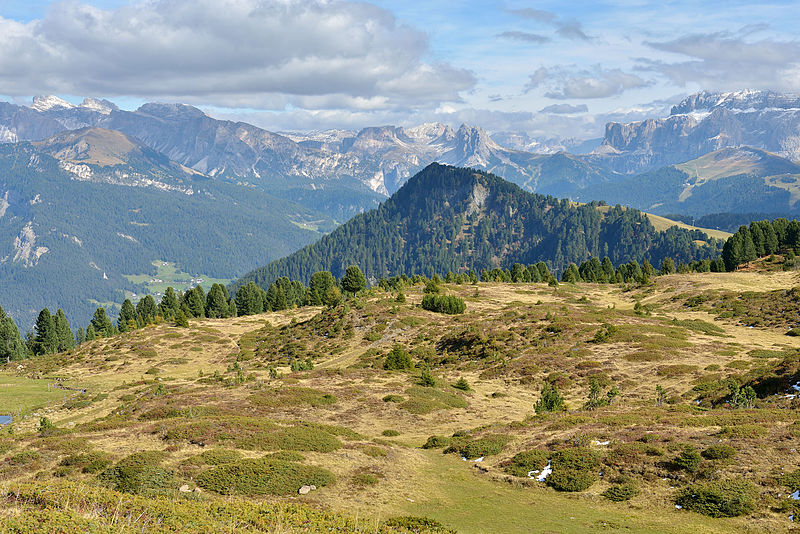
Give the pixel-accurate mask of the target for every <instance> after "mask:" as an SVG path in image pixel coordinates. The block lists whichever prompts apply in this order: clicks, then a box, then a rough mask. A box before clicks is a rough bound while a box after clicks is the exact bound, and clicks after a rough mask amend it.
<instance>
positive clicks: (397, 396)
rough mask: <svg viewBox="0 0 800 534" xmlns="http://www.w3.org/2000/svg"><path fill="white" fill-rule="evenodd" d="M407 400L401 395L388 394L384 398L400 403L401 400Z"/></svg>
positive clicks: (384, 399)
mask: <svg viewBox="0 0 800 534" xmlns="http://www.w3.org/2000/svg"><path fill="white" fill-rule="evenodd" d="M405 400H406V399H405V398H403V397H401V396H400V395H386V396H385V397H384V398H383V402H397V403H400V402H403V401H405Z"/></svg>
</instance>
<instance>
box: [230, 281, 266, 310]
mask: <svg viewBox="0 0 800 534" xmlns="http://www.w3.org/2000/svg"><path fill="white" fill-rule="evenodd" d="M263 292H264V290H263V289H261V288H260V287H258V286H257V285H256V284H255V283H254V282H252V281H251V282H248V283H247V284H245V285H243V286H241V287H240V288H239V289H238V290H237V291H236V311H237V313H238V315H254V314H257V313H262V312H263V311H264V298H263V297H262V296H261V293H263Z"/></svg>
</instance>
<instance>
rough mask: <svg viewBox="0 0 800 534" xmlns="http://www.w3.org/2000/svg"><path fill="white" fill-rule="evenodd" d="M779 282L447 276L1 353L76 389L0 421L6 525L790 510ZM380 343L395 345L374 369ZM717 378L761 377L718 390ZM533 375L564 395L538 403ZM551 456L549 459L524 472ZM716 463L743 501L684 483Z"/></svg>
mask: <svg viewBox="0 0 800 534" xmlns="http://www.w3.org/2000/svg"><path fill="white" fill-rule="evenodd" d="M797 285H800V279H799V278H798V275H797V273H796V272H795V271H782V272H770V273H765V272H738V273H722V274H716V273H706V274H693V275H670V276H664V277H658V278H657V279H656V280H655V281H654V282H653V283H651V284H648V285H646V286H641V287H639V286H609V285H595V284H561V285H559V286H558V287H556V288H554V287H549V286H547V285H544V284H487V283H480V284H477V285H445V286H443V290H444V292H445V293H447V294H450V295H458V296H461V297H462V298H463V299H464V300H465V302H466V305H467V309H466V312H465V313H464V314H462V315H454V316H448V315H442V314H436V313H432V312H428V311H425V310H423V309H422V308H420V307H419V304H420V302H421V300H422V296H423V287H422V286H411V287H406V288H405V289H404V296H405V300H404V301H403V302H401V301H400V300H403V299H398V298H397V294H396V293H393V292H384V291H382V290H380V289H373V290H371V291H370V292H368V293H366V294H364V295H362V296H359V297H358V298H357V299H355V300H350V301H348V302H346V303H344V304H341V305H340V306H338V307H336V308H332V309H324V310H323V309H318V308H302V309H299V310H290V311H287V312H279V313H270V314H264V315H256V316H248V317H240V318H235V319H225V320H203V321H192V322H191V324H190V327H189V328H178V327H174V326H171V325H167V324H162V325H158V326H152V327H147V328H145V329H142V330H137V331H134V332H130V333H127V334H122V335H119V336H116V337H113V338H107V339H101V340H97V341H93V342H88V343H86V344H84V345H82V346H80V347H79V348H77V349H74V350H73V351H71V352H69V353H65V354H60V355H54V356H48V357H43V358H39V359H33V360H26V361H24V362H22V366H21V367H17V366H16V364H15V365H7V366H5V367H3V368H2V371H0V372H1V373H2V374H0V387H1V385H2V384H3V383H5V381H6V379H5V378H4V377H9V378H8V380H9V381H10V380H19V379H20V377H25V378H34V377H43V378H46V379H47V380H48V381H51V382H55V381H56V380H57V379H58V380H59V381H60V382H61V384H63V385H65V386H69V387H76V388H85V389H86V392H85V393H79V392H73V393H71V394H70V396H69V397H68V398H67V399H66V401H65V400H64V399H63V396H62V397H61V398H58V399H55V400H53V401H52V402H51V403H50V404H49V405H47V406H46V407H44V408H39V409H38V410H36V411H35V412H34V413H32V412H30V411H28V412H27V414H24V417H23V418H22V419H21V420H18V421H17V422H16V423H14V425H13V433H9V432H8V431H7V430H6V431H0V480H2V481H3V482H1V483H0V491H2V492H3V493H4V494H6V495H9V497H7V498H6V507H4V509H3V511H2V512H0V516H2V517H3V518H4V521H3V525H4V527H0V531H2V529H3V528H7V527H5V525H9V524H10V525H12V528H17V525H20V524H27V525H29V526H28V529H29V530H28V531H34V530H33V529H32V527H30V525H31V524H33V523H32V522H33V521H34V519H31V518H36V520H37V521H39V522H40V523H39V524H49V525H57V524H58V525H61V524H65V525H66V524H69V525H78V526H77V527H72V528H73V529H74V528H78V529H86V528H89V526H91V527H92V528H95V529H96V530H97V531H100V532H105V531H112V530H113V531H114V532H119V531H123V532H128V531H133V529H134V528H135V529H141V530H137V532H138V531H144V532H154V531H158V529H159V528H160V526H163V527H164V528H170V529H175V530H181V531H191V530H203V529H205V530H208V529H209V528H210V529H217V530H218V529H219V528H220V525H222V524H228V522H230V521H231V520H232V518H233V517H236V522H235V525H232V526H231V527H230V529H229V531H236V532H251V531H259V532H260V531H267V532H277V531H280V532H306V531H313V530H314V528H315V527H318V528H329V529H331V530H332V531H338V532H379V531H387V532H388V531H399V530H398V529H397V528H396V527H392V526H390V525H393V524H396V523H389V524H387V523H385V521H386V520H387V519H388V518H392V517H397V516H406V515H413V516H427V517H429V518H432V519H434V520H436V521H438V522H440V523H442V524H443V525H444V526H445V527H448V528H451V529H455V530H457V531H458V532H504V533H505V532H530V531H532V530H534V531H558V532H576V533H577V532H587V531H595V530H600V529H602V530H604V531H610V532H617V531H619V532H622V531H625V532H686V533H689V532H720V533H721V532H732V531H737V532H739V531H741V532H788V531H789V530H790V529H791V527H792V523H791V522H790V521H789V519H788V516H789V515H790V514H791V513H792V510H791V507H792V506H796V505H795V504H794V501H791V500H790V499H787V497H786V496H787V494H788V493H787V492H788V491H789V490H791V488H792V487H793V486H792V485H794V484H797V481H796V478H797V474H795V475H792V476H787V474H788V473H792V472H795V473H796V470H797V465H798V452H797V448H796V446H795V444H796V442H797V440H798V438H799V437H800V430H799V429H798V423H797V421H798V408H800V406H798V405H797V400H796V399H795V398H791V397H790V396H789V395H790V394H791V393H792V392H793V390H792V389H791V386H792V385H793V384H795V383H797V382H798V381H800V337H792V336H787V335H786V332H787V331H788V330H789V328H790V327H792V326H793V325H794V323H795V322H796V320H797V319H796V318H797V315H798V312H799V311H800V304H798V302H800V299H797V298H795V291H788V289H790V288H792V287H794V286H797ZM765 302H769V303H773V305H772V306H771V307H765V304H764V303H765ZM758 317H761V320H760V321H759V320H756V319H757V318H758ZM398 346H399V347H401V348H402V349H403V351H405V353H407V354H408V355H409V356H410V358H411V363H412V367H410V368H408V369H401V370H386V369H385V368H384V367H385V363H386V357H387V355H388V354H389V353H390V352H391V351H392V350H395V351H396V350H397V349H395V347H398ZM290 361H293V362H295V363H297V362H303V363H304V367H306V369H307V370H303V371H295V372H292V371H291V369H290V367H289V362H290ZM308 362H310V363H311V364H313V369H308V368H309V367H311V365H309V363H308ZM401 367H402V366H401ZM427 370H429V372H428V371H427ZM431 378H432V379H433V383H431ZM462 378H463V379H464V381H463V382H461V381H460V379H462ZM732 381H735V382H736V384H737V385H739V386H741V388H742V390H745V389H746V388H747V386H752V387H753V388H754V391H755V392H756V395H757V397H756V398H755V399H752V400H751V401H750V402H748V404H747V405H744V404H739V403H738V402H734V401H733V400H732V399H731V398H730V389H729V385H728V384H729V383H733V382H732ZM425 382H427V385H424V383H425ZM464 382H465V383H466V384H465V383H464ZM545 384H551V385H555V386H556V387H557V388H558V389H559V391H560V392H561V393H562V394H563V396H564V397H565V409H564V411H556V412H542V413H536V411H535V410H534V405H535V404H536V403H537V402H538V401H539V400H541V391H542V388H543V386H544V385H545ZM592 384H595V386H594V387H595V388H599V391H600V395H599V397H598V398H600V399H604V398H606V395H607V393H608V392H610V391H611V390H612V389H613V388H616V392H617V394H616V395H612V400H613V402H611V403H610V404H606V403H603V402H600V403H598V404H599V405H598V406H596V407H592V406H587V401H588V400H589V399H590V390H591V387H592V386H591V385H592ZM454 385H458V386H459V387H458V388H457V387H454ZM659 387H660V388H662V389H661V391H663V393H662V394H661V395H660V401H659V395H658V394H657V388H659ZM30 394H31V395H36V394H38V393H36V392H34V391H31V393H30ZM595 400H597V399H595ZM38 402H39V401H38V400H37V403H38ZM732 403H733V404H732ZM33 404H36V403H32V405H33ZM43 416H45V417H47V418H48V420H49V421H52V422H53V423H54V427H50V426H48V425H46V424H45V425H42V423H41V419H40V418H41V417H43ZM432 436H436V437H433V438H432ZM145 451H155V452H145ZM692 451H693V452H692ZM520 453H525V454H522V455H520ZM462 457H463V458H466V460H464V459H462ZM479 458H482V460H480V461H478V459H479ZM548 460H550V461H551V462H552V467H553V474H551V475H549V477H548V478H549V481H546V482H538V481H536V480H533V479H531V478H529V476H528V471H537V473H533V476H534V477H535V476H537V475H538V470H541V469H542V468H543V467H545V464H546V462H547V461H548ZM793 477H794V478H793ZM726 481H734V484H740V485H739V486H736V487H737V488H738V489H737V491H739V494H738V496H739V497H741V499H739V501H737V502H744V503H745V504H746V505H747V506H746V510H745V512H744V515H743V516H742V517H732V518H712V517H708V516H707V515H702V514H700V513H696V512H693V511H688V510H687V509H686V508H687V507H688V508H691V507H692V506H694V504H696V502H694V501H692V500H691V499H692V498H691V497H686V495H684V494H685V493H686V492H687V491H688V492H689V494H694V495H697V494H698V491H699V489H702V488H705V487H706V486H713V487H714V488H716V487H717V486H719V485H725V484H729V482H726ZM742 481H744V482H742ZM584 482H585V483H588V486H587V487H586V489H582V490H581V491H578V492H568V491H563V490H564V489H567V488H569V487H572V488H573V489H579V488H578V486H579V487H580V488H583V487H584V486H585V485H586V484H584ZM310 484H314V485H315V486H316V487H317V489H315V490H311V491H310V492H308V493H307V494H305V495H301V494H298V489H300V488H301V486H303V485H310ZM715 484H716V485H715ZM742 484H743V485H742ZM748 484H752V486H749V485H748ZM184 486H185V487H184ZM181 487H184V490H188V492H183V491H181V490H180V489H179V488H181ZM726 487H727V486H726ZM195 488H199V489H198V490H196V489H195ZM610 488H614V489H613V490H612V491H610V492H608V491H607V490H609V489H610ZM698 488H699V489H698ZM795 489H796V488H795ZM792 491H793V490H792ZM604 495H613V496H616V497H619V496H622V497H626V496H627V497H630V500H627V501H623V502H614V501H612V500H610V499H609V498H607V497H605V496H604ZM681 495H684V498H685V499H689V501H690V504H687V501H686V500H680V499H681ZM677 502H682V503H684V505H685V506H684V509H677V508H676V503H677ZM691 503H694V504H691ZM733 507H734V508H735V506H733ZM322 510H324V511H325V512H323V511H322ZM794 513H797V512H796V510H795V512H794ZM342 514H344V515H342ZM137 518H139V519H137ZM145 520H146V521H145ZM9 521H11V522H9ZM137 521H139V522H137ZM408 521H410V520H406V523H405V524H409V525H410V524H411V523H409V522H408ZM131 525H132V526H131ZM157 525H160V526H157ZM116 529H119V530H116ZM381 529H383V530H381ZM21 530H22V531H23V532H25V530H24V528H23V529H21ZM67 530H69V528H67ZM14 531H19V530H14ZM418 531H424V530H418Z"/></svg>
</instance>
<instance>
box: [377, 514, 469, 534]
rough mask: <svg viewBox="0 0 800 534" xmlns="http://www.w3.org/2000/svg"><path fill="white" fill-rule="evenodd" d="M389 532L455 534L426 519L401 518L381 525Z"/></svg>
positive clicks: (393, 518) (434, 521)
mask: <svg viewBox="0 0 800 534" xmlns="http://www.w3.org/2000/svg"><path fill="white" fill-rule="evenodd" d="M381 526H382V527H385V528H388V529H389V531H391V532H403V533H405V532H409V533H414V534H456V531H455V530H450V529H448V528H445V526H444V525H442V524H441V523H439V522H438V521H436V520H434V519H428V518H427V517H413V516H402V517H392V518H390V519H387V520H386V521H384V522H383V524H382V525H381Z"/></svg>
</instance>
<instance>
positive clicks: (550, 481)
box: [545, 469, 597, 491]
mask: <svg viewBox="0 0 800 534" xmlns="http://www.w3.org/2000/svg"><path fill="white" fill-rule="evenodd" d="M595 480H597V476H596V475H595V474H594V473H592V472H590V471H579V470H576V469H561V470H559V471H555V470H553V472H552V473H550V474H549V475H548V476H547V479H546V480H545V482H547V485H548V486H550V487H552V488H553V489H555V490H557V491H584V490H587V489H589V487H591V485H592V484H594V482H595Z"/></svg>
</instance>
